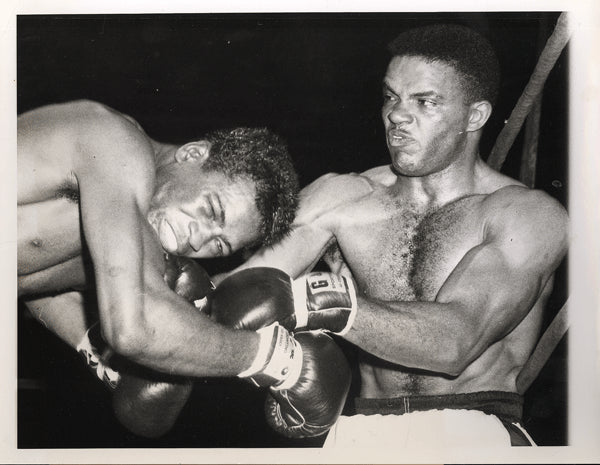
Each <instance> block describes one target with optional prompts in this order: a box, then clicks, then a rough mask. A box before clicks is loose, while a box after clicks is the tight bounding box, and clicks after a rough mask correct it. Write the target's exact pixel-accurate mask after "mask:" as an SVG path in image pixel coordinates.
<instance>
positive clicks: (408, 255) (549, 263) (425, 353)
mask: <svg viewBox="0 0 600 465" xmlns="http://www.w3.org/2000/svg"><path fill="white" fill-rule="evenodd" d="M390 51H391V52H392V58H391V60H390V62H389V65H388V68H387V71H386V73H385V76H384V79H383V105H382V118H383V123H384V126H385V130H386V141H387V146H388V150H389V153H390V156H391V165H389V166H381V167H378V168H374V169H371V170H369V171H367V172H364V173H362V174H360V175H357V174H345V175H336V174H327V175H324V176H322V177H321V178H319V179H317V180H316V181H315V182H313V183H312V184H311V185H309V186H308V187H306V188H305V189H303V191H302V192H301V196H300V208H299V212H298V215H297V217H296V220H295V222H294V226H293V230H292V233H291V235H290V236H288V237H286V238H285V239H284V240H283V241H282V242H280V243H279V244H277V245H275V246H274V247H273V248H265V249H263V250H261V251H259V252H258V253H257V254H255V255H254V256H253V257H252V258H251V259H250V260H249V261H248V262H247V263H245V264H244V265H242V267H241V268H254V267H261V266H267V267H274V268H279V269H281V270H283V271H285V272H286V273H287V274H289V275H290V276H291V277H292V278H297V277H299V276H301V275H303V274H304V273H306V272H309V271H310V270H311V269H312V267H313V266H314V265H315V264H316V263H317V262H318V260H319V259H320V258H321V257H323V255H324V252H325V251H326V250H328V249H329V248H330V247H332V246H334V247H335V246H336V245H337V247H338V250H339V256H340V257H341V258H342V259H343V261H340V262H337V263H336V264H335V269H336V271H341V272H351V275H352V277H353V278H354V280H355V282H356V284H357V287H358V290H359V291H358V295H357V306H358V311H357V313H356V315H355V317H354V322H353V324H352V326H351V327H350V328H349V330H348V329H346V330H345V331H347V332H346V333H345V335H344V337H345V338H346V339H347V340H348V341H350V342H352V343H354V344H355V345H356V346H358V347H359V348H360V349H361V351H360V376H361V392H360V398H358V399H356V402H355V405H356V412H357V415H354V416H350V417H342V418H340V420H339V421H338V423H337V425H336V426H335V427H334V428H333V429H332V430H331V432H330V434H329V436H328V438H327V441H326V443H325V446H344V447H352V446H370V445H386V446H393V447H398V448H405V447H416V448H419V447H445V446H446V447H453V446H454V447H459V446H465V445H467V446H468V445H471V446H482V445H491V444H513V445H517V444H529V443H530V441H529V438H528V435H527V434H526V432H525V431H524V430H523V429H522V427H521V426H520V425H519V421H520V416H521V412H522V398H521V397H520V396H519V395H518V394H517V392H516V385H515V382H516V378H517V375H518V374H519V371H520V369H521V368H522V367H523V365H524V363H525V362H526V360H527V359H528V357H529V355H530V354H531V353H532V351H533V348H534V346H535V344H536V342H537V340H538V337H539V334H540V329H541V325H542V312H543V308H544V304H545V303H546V301H547V298H548V296H549V294H550V292H551V289H552V286H553V273H554V271H555V269H556V268H557V266H558V265H559V263H560V262H561V260H562V259H563V257H564V255H565V253H566V249H567V240H568V239H567V222H568V219H567V215H566V212H565V210H564V209H563V207H562V206H561V205H560V204H559V203H558V202H556V201H555V200H554V199H552V198H551V197H550V196H548V195H547V194H545V193H543V192H541V191H537V190H530V189H528V188H526V187H525V186H523V185H522V184H521V183H519V182H518V181H516V180H514V179H511V178H509V177H507V176H505V175H503V174H501V173H499V172H496V171H494V170H493V169H491V168H490V167H489V166H488V165H486V163H485V162H484V161H483V160H482V159H481V157H480V155H479V149H478V145H479V140H480V137H481V133H482V130H483V127H484V125H485V123H486V121H487V120H488V118H489V116H490V113H491V111H492V102H493V101H494V99H495V97H496V93H497V87H498V80H499V71H498V70H499V66H498V63H497V59H496V57H495V54H494V52H493V50H492V49H491V46H490V45H489V44H488V43H487V41H486V40H485V39H483V38H482V37H481V36H479V35H478V34H476V33H475V32H473V31H471V30H469V29H466V28H463V27H455V26H443V25H438V26H433V27H426V28H419V29H415V30H411V31H407V32H405V33H403V34H401V35H400V36H398V38H396V39H395V40H394V41H393V42H392V43H391V44H390ZM241 268H240V269H241ZM256 272H257V273H258V272H260V270H256ZM379 414H382V415H384V416H381V415H379Z"/></svg>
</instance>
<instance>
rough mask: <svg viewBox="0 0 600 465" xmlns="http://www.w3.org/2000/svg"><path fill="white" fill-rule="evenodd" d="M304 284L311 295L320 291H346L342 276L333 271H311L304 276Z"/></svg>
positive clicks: (346, 287)
mask: <svg viewBox="0 0 600 465" xmlns="http://www.w3.org/2000/svg"><path fill="white" fill-rule="evenodd" d="M306 286H307V290H308V292H310V294H312V295H315V294H320V293H322V292H339V293H342V294H347V293H348V286H347V284H346V280H345V279H344V277H343V276H339V275H336V274H333V273H311V274H310V275H308V276H307V277H306Z"/></svg>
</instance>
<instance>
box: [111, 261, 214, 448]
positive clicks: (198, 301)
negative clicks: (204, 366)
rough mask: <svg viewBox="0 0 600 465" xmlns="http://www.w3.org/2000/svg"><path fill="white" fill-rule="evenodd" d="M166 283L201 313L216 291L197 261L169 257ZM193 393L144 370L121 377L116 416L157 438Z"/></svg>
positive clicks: (181, 381) (187, 384)
mask: <svg viewBox="0 0 600 465" xmlns="http://www.w3.org/2000/svg"><path fill="white" fill-rule="evenodd" d="M164 280H165V282H166V283H167V285H168V286H169V287H170V288H171V289H173V290H174V291H175V292H176V293H177V295H179V296H181V297H183V298H184V299H186V300H188V301H189V302H191V303H193V304H194V305H195V306H196V307H197V308H198V309H199V310H202V309H203V308H204V306H205V304H206V300H207V299H206V296H207V295H208V294H209V293H210V292H211V290H212V289H213V285H212V282H211V280H210V277H209V276H208V274H207V273H206V271H204V269H203V268H202V267H201V266H200V265H198V263H196V262H195V261H194V260H192V259H190V258H185V257H176V256H174V255H168V254H165V273H164ZM191 392H192V382H191V381H190V380H189V379H187V378H183V377H172V376H166V375H162V374H159V373H156V372H153V371H152V370H148V369H145V368H143V367H140V366H130V367H129V369H128V370H127V371H123V372H122V373H121V379H120V381H119V385H118V387H117V389H116V390H115V392H114V395H113V409H114V411H115V415H116V416H117V418H118V419H119V421H120V422H121V424H123V426H125V427H126V428H127V429H129V430H130V431H131V432H133V433H135V434H137V435H139V436H144V437H149V438H156V437H159V436H162V435H163V434H165V433H166V432H167V431H169V430H170V429H171V428H172V427H173V425H174V423H175V421H176V420H177V417H178V416H179V413H180V412H181V409H182V408H183V407H184V406H185V404H186V402H187V400H188V398H189V396H190V394H191Z"/></svg>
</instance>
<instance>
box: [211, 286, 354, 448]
mask: <svg viewBox="0 0 600 465" xmlns="http://www.w3.org/2000/svg"><path fill="white" fill-rule="evenodd" d="M219 288H220V286H219V287H218V288H217V290H218V289H219ZM211 302H212V296H211ZM211 311H212V315H213V316H214V317H215V318H216V319H217V321H219V320H220V319H221V318H220V313H221V312H222V311H227V308H224V307H221V306H217V307H214V306H212V305H211ZM252 313H253V317H252V318H250V319H248V318H245V315H243V314H241V313H239V312H238V315H239V318H240V321H232V320H231V315H229V316H228V321H229V324H230V326H232V327H234V328H244V329H255V330H257V333H258V334H259V336H260V339H259V347H258V350H257V353H256V355H255V358H254V361H253V362H252V364H251V366H250V367H249V368H248V369H246V370H244V371H243V372H242V373H240V374H239V375H238V376H239V377H241V378H248V379H249V380H250V381H252V382H253V383H254V384H255V385H257V386H259V387H270V388H271V392H272V395H271V396H270V397H269V398H268V399H267V403H266V404H265V405H266V412H267V421H268V423H269V424H270V425H271V426H272V427H273V428H274V429H275V430H276V431H278V432H279V433H281V434H284V435H286V436H289V437H296V438H306V437H311V436H318V435H320V434H323V433H325V432H327V431H328V430H329V429H330V428H331V426H333V424H334V423H335V421H336V420H337V418H338V417H339V415H340V414H341V412H342V409H343V407H344V403H345V401H346V395H347V394H348V390H349V389H350V382H351V373H350V367H349V366H348V362H347V361H346V358H345V356H344V354H343V353H342V351H341V349H340V348H339V347H338V346H337V345H336V344H335V342H334V341H333V339H331V338H330V337H329V336H327V335H326V334H325V333H324V332H323V331H311V332H301V333H297V338H295V337H294V336H292V335H291V334H290V332H289V331H287V330H286V329H285V328H284V327H283V326H281V325H280V324H279V323H277V322H275V323H272V324H269V323H270V319H271V314H270V313H269V312H252ZM260 317H264V320H261V319H260ZM264 325H269V326H264Z"/></svg>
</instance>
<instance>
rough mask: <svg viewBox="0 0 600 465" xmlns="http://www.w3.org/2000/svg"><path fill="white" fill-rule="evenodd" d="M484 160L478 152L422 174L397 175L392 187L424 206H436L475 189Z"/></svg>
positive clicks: (404, 196) (475, 190)
mask: <svg viewBox="0 0 600 465" xmlns="http://www.w3.org/2000/svg"><path fill="white" fill-rule="evenodd" d="M485 166H486V165H485V162H484V161H483V160H482V159H481V157H480V156H479V154H478V153H477V152H475V153H473V154H471V155H470V156H469V157H461V158H459V159H458V160H456V161H454V162H453V163H452V164H450V165H449V166H447V167H446V168H445V169H443V170H441V171H438V172H435V173H431V174H428V175H425V176H403V175H398V179H397V180H396V183H395V185H394V187H393V188H394V190H395V191H396V193H397V194H398V195H400V196H402V198H405V199H409V200H410V201H411V202H414V204H416V205H420V206H421V207H422V208H423V209H429V208H435V207H439V206H442V205H445V204H447V203H450V202H452V201H454V200H456V199H459V198H461V197H464V196H466V195H470V194H474V193H476V192H477V187H476V186H477V183H478V179H479V178H480V177H481V173H482V172H483V171H485Z"/></svg>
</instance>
